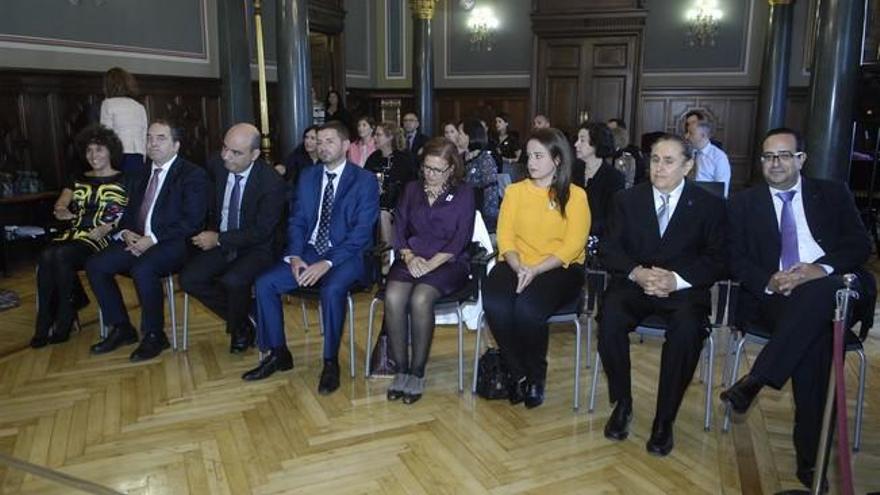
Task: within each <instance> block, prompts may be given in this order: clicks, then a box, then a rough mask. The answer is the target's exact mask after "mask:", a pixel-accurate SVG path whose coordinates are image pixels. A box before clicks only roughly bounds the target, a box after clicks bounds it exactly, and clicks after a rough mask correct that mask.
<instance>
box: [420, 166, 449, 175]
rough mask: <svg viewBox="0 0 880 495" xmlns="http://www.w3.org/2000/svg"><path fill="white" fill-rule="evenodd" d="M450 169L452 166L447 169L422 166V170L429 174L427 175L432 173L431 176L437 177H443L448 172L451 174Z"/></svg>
mask: <svg viewBox="0 0 880 495" xmlns="http://www.w3.org/2000/svg"><path fill="white" fill-rule="evenodd" d="M450 168H452V166H451V165H450V166H448V167H446V168H434V167H429V166H427V165H422V170H423V171H424V172H425V173H426V174H427V173H431V174H436V175H443V174H445V173H446V172H449V169H450Z"/></svg>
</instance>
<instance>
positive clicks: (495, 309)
mask: <svg viewBox="0 0 880 495" xmlns="http://www.w3.org/2000/svg"><path fill="white" fill-rule="evenodd" d="M526 151H527V153H528V167H529V169H528V170H529V179H527V180H523V181H520V182H516V183H513V184H511V185H510V186H508V187H507V191H506V192H505V194H504V202H503V203H502V205H501V216H500V218H499V220H498V253H499V262H498V263H497V264H496V265H495V267H494V268H493V269H492V271H491V272H490V273H489V278H488V279H487V280H486V282H485V283H484V284H483V308H484V310H485V311H486V319H487V321H488V322H489V328H490V329H491V330H492V335H493V336H494V337H495V341H496V342H498V346H499V347H500V348H501V355H502V357H503V359H504V362H505V364H506V365H507V369H508V370H509V372H510V378H509V382H508V385H509V387H508V399H509V400H510V403H511V404H518V403H520V402H525V406H526V407H527V408H533V407H537V406H539V405H541V404H542V403H543V402H544V383H545V381H546V376H547V341H548V337H549V336H548V328H547V318H548V317H549V316H550V315H552V314H553V313H554V312H556V311H557V310H558V309H559V308H560V307H561V306H563V305H564V304H566V303H567V302H569V301H571V300H572V299H574V298H575V297H577V295H578V293H579V291H580V290H581V286H583V284H584V268H583V267H584V261H585V260H586V253H585V251H584V246H585V245H586V243H587V233H588V232H589V230H590V207H589V205H588V203H587V195H586V194H585V193H584V190H583V189H581V188H580V187H575V186H574V184H572V183H571V166H572V162H573V161H574V158H573V157H572V156H571V145H570V144H569V142H568V139H567V138H566V137H565V135H564V134H562V132H561V131H559V130H557V129H539V130H536V131H534V132H533V133H532V135H531V136H530V137H529V140H528V143H527V144H526Z"/></svg>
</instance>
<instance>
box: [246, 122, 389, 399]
mask: <svg viewBox="0 0 880 495" xmlns="http://www.w3.org/2000/svg"><path fill="white" fill-rule="evenodd" d="M349 144H350V142H349V134H348V129H347V128H346V127H345V126H344V125H342V124H340V123H339V122H329V123H327V124H325V125H324V126H323V127H321V129H320V130H318V157H319V158H320V160H321V164H320V166H315V167H309V168H307V169H305V170H303V171H302V174H301V176H300V180H299V183H298V184H297V192H296V196H295V199H294V206H293V211H291V214H290V219H289V222H288V227H287V247H286V249H285V256H284V261H283V262H281V263H278V264H277V265H276V266H275V267H274V268H272V269H270V270H269V271H268V272H266V273H264V274H263V275H262V276H260V278H259V279H257V284H256V293H257V333H258V335H259V338H258V342H259V345H260V348H261V350H264V351H266V350H268V351H269V353H268V355H267V356H266V357H265V358H264V359H263V360H262V361H261V362H260V365H259V366H257V367H256V368H254V369H253V370H251V371H248V372H247V373H245V374H244V375H243V376H242V378H243V379H245V380H260V379H263V378H266V377H268V376H269V375H271V374H272V373H274V372H275V371H279V370H288V369H291V368H292V367H293V357H292V356H291V354H290V351H289V350H288V349H287V344H286V339H285V337H284V315H283V313H282V307H281V295H282V294H285V293H288V292H290V291H292V290H294V289H296V288H297V287H312V286H318V287H319V288H320V291H321V321H322V322H323V325H324V369H323V370H322V371H321V379H320V383H319V385H318V392H319V393H321V394H329V393H331V392H333V391H334V390H336V389H337V388H339V361H338V359H337V355H338V353H339V344H340V340H341V339H342V328H343V323H345V307H346V294H347V292H348V290H349V289H350V288H351V286H352V285H353V284H354V283H355V282H358V281H365V279H366V277H367V267H366V266H365V260H364V252H365V251H366V250H368V249H369V248H370V246H371V245H372V243H373V231H374V228H375V226H376V220H377V219H378V217H379V188H378V187H377V186H376V177H375V176H374V175H373V174H372V173H370V172H368V171H366V170H364V169H362V168H360V167H358V166H357V165H355V164H352V163H350V162H348V161H346V159H345V156H346V152H347V151H348V147H349ZM349 338H350V337H349Z"/></svg>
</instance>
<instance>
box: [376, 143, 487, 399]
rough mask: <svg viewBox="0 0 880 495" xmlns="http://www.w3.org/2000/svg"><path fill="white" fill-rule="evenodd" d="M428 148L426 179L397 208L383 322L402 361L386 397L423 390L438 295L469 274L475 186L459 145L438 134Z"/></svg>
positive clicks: (424, 167) (397, 359) (411, 186)
mask: <svg viewBox="0 0 880 495" xmlns="http://www.w3.org/2000/svg"><path fill="white" fill-rule="evenodd" d="M422 150H423V151H422V159H423V162H422V178H421V179H420V180H417V181H412V182H409V183H407V184H406V186H405V187H404V189H403V193H402V194H401V196H400V200H399V202H398V204H397V209H396V210H395V211H394V228H395V231H396V233H395V239H394V248H395V251H396V253H397V258H396V259H395V260H394V264H392V265H391V270H390V271H389V273H388V284H387V285H386V287H385V326H386V329H387V331H388V338H389V341H390V342H391V352H392V357H393V358H394V361H395V362H396V363H397V368H398V369H397V374H396V375H395V376H394V381H393V382H392V383H391V386H390V387H389V388H388V400H397V399H401V398H402V399H403V402H404V403H406V404H412V403H413V402H415V401H417V400H419V399H420V398H421V396H422V393H423V391H424V389H425V365H426V363H427V362H428V354H429V352H430V350H431V340H432V339H433V338H434V301H436V300H437V298H439V297H441V296H445V295H448V294H451V293H452V292H454V291H456V290H458V289H460V288H461V287H462V286H463V285H464V284H465V282H466V281H467V276H468V272H469V263H470V261H469V259H468V255H467V252H466V249H467V246H468V244H470V241H471V237H472V235H473V230H474V211H475V210H474V193H473V190H472V189H471V187H470V186H469V185H467V184H466V183H465V182H464V173H465V172H464V164H463V163H462V160H461V157H460V156H459V154H458V151H457V150H456V147H455V145H454V144H452V143H451V142H449V141H447V140H446V139H444V138H434V139H432V140H430V141H428V143H427V144H426V145H425V146H424V148H423V149H422ZM407 320H409V325H407ZM407 330H409V332H407ZM408 333H409V339H407V334H408ZM407 340H409V342H410V344H411V346H412V355H411V357H410V352H409V349H408V346H407Z"/></svg>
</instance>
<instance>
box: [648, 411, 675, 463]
mask: <svg viewBox="0 0 880 495" xmlns="http://www.w3.org/2000/svg"><path fill="white" fill-rule="evenodd" d="M672 445H673V441H672V421H657V420H654V426H652V427H651V438H649V439H648V443H647V444H645V449H646V450H647V451H648V453H649V454H653V455H657V456H661V457H662V456H665V455H669V453H670V452H672Z"/></svg>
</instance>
